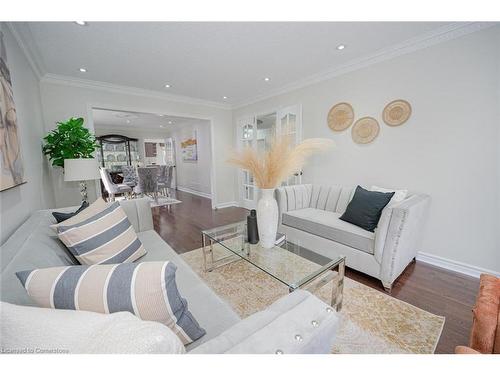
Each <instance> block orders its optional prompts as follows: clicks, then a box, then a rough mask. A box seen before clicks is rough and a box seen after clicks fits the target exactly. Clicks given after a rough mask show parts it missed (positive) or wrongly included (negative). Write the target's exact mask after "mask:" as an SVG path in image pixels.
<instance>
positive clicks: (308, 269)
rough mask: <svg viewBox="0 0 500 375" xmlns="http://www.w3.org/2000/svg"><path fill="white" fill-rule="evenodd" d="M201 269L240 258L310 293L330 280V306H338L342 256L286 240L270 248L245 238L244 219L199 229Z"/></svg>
mask: <svg viewBox="0 0 500 375" xmlns="http://www.w3.org/2000/svg"><path fill="white" fill-rule="evenodd" d="M202 242H203V266H204V270H205V272H210V271H213V270H214V269H216V268H219V267H223V266H225V265H228V264H229V263H233V262H235V261H238V260H244V261H246V262H248V263H250V264H252V265H253V266H255V267H257V268H259V269H260V270H262V271H263V272H265V273H266V274H268V275H269V276H271V277H273V278H275V279H276V280H278V281H280V282H281V283H283V284H285V285H286V286H287V287H288V291H289V292H290V293H292V292H293V291H295V290H297V289H299V288H301V289H306V290H309V291H310V292H312V293H314V292H316V291H317V290H318V289H319V288H322V287H323V286H325V285H326V284H327V283H329V282H331V283H332V294H331V302H330V304H331V306H332V307H333V308H335V309H336V310H337V311H340V309H341V308H342V298H343V289H344V270H345V257H344V256H338V257H336V256H334V257H332V258H328V257H324V256H322V255H318V254H316V253H315V252H314V251H311V250H308V249H306V248H304V247H303V246H299V245H298V244H294V243H292V242H290V241H287V240H286V239H285V240H284V241H283V242H282V243H281V244H279V245H278V246H274V247H273V248H271V249H264V248H262V247H261V246H260V245H259V244H256V245H252V244H250V243H249V242H248V240H247V225H246V222H245V221H242V222H238V223H234V224H229V225H224V226H220V227H217V228H213V229H208V230H204V231H202Z"/></svg>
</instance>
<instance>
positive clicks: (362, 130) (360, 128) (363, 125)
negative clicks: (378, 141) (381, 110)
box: [352, 117, 380, 144]
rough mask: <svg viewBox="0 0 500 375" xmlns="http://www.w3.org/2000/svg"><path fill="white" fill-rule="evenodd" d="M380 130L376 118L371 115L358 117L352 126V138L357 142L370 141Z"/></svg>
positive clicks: (364, 142)
mask: <svg viewBox="0 0 500 375" xmlns="http://www.w3.org/2000/svg"><path fill="white" fill-rule="evenodd" d="M379 131H380V126H379V125H378V122H377V120H375V119H374V118H373V117H363V118H360V119H359V120H358V121H356V123H355V124H354V126H353V127H352V140H353V141H354V142H356V143H359V144H366V143H370V142H372V141H373V140H374V139H375V138H377V135H378V133H379Z"/></svg>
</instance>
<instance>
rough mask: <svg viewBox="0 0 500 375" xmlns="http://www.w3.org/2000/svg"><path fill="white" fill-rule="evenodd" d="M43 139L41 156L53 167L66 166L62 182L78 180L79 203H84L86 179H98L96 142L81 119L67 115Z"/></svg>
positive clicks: (97, 145) (85, 199)
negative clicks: (80, 199) (44, 156)
mask: <svg viewBox="0 0 500 375" xmlns="http://www.w3.org/2000/svg"><path fill="white" fill-rule="evenodd" d="M43 140H44V141H45V143H44V145H43V149H42V150H43V153H44V155H48V156H49V160H50V161H51V162H52V165H53V166H54V167H61V168H65V165H66V170H65V173H64V181H79V182H80V194H81V196H82V202H87V183H86V180H95V179H98V178H99V172H98V165H97V160H96V159H94V155H93V154H94V151H95V149H96V148H97V147H99V144H98V143H97V142H96V139H95V137H94V136H93V135H92V133H90V131H89V130H88V129H87V128H86V127H84V126H83V118H81V117H79V118H73V117H72V118H70V119H69V120H67V121H65V122H58V123H57V128H56V129H54V130H52V131H51V132H50V133H49V134H47V135H46V136H45V137H44V138H43Z"/></svg>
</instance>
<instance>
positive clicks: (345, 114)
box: [327, 103, 354, 132]
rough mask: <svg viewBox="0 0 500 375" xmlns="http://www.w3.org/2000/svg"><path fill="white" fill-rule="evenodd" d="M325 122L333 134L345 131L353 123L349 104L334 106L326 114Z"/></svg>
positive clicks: (352, 114) (352, 111)
mask: <svg viewBox="0 0 500 375" xmlns="http://www.w3.org/2000/svg"><path fill="white" fill-rule="evenodd" d="M327 121H328V127H329V128H330V129H332V130H333V131H334V132H340V131H342V130H346V129H347V128H348V127H349V126H351V125H352V123H353V121H354V110H353V109H352V106H351V105H350V104H349V103H338V104H335V105H334V106H333V107H332V108H331V109H330V111H329V112H328V117H327Z"/></svg>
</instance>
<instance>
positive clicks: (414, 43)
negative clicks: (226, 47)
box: [232, 22, 498, 109]
mask: <svg viewBox="0 0 500 375" xmlns="http://www.w3.org/2000/svg"><path fill="white" fill-rule="evenodd" d="M494 25H498V23H495V22H454V23H451V24H449V25H445V26H442V27H440V28H438V29H435V30H432V31H430V32H427V33H424V34H421V35H419V36H417V37H414V38H411V39H408V40H406V41H404V42H401V43H398V44H395V45H392V46H391V47H388V48H385V49H382V50H380V51H377V52H375V53H373V54H371V55H368V56H364V57H362V58H358V59H355V60H351V61H349V62H348V63H346V64H343V65H341V66H337V67H335V68H332V69H329V70H326V71H324V72H321V73H318V74H314V75H311V76H309V77H307V78H304V79H300V80H298V81H295V82H293V83H290V84H287V85H285V86H282V87H280V88H277V89H275V90H272V91H270V92H268V93H266V94H262V95H258V96H255V97H254V98H252V99H249V100H244V101H241V102H238V103H235V104H233V106H232V108H233V109H239V108H242V107H245V106H248V105H251V104H255V103H258V102H260V101H263V100H266V99H269V98H272V97H275V96H278V95H283V94H286V93H288V92H291V91H295V90H297V89H300V88H303V87H306V86H310V85H313V84H316V83H319V82H322V81H326V80H329V79H332V78H335V77H338V76H341V75H343V74H346V73H349V72H353V71H356V70H359V69H362V68H365V67H368V66H370V65H374V64H377V63H379V62H382V61H386V60H390V59H393V58H395V57H398V56H402V55H406V54H409V53H412V52H415V51H418V50H421V49H424V48H427V47H431V46H434V45H437V44H440V43H444V42H447V41H450V40H453V39H456V38H460V37H462V36H464V35H468V34H471V33H474V32H476V31H480V30H484V29H486V28H488V27H491V26H494Z"/></svg>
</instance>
